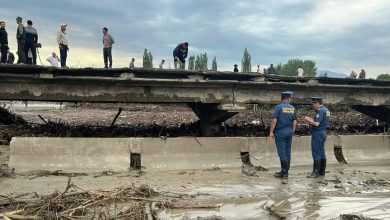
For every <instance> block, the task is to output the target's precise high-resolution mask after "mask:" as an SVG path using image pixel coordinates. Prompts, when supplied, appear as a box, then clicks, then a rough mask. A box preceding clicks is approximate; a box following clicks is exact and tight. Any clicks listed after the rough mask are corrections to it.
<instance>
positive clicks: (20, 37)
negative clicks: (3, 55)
mask: <svg viewBox="0 0 390 220" xmlns="http://www.w3.org/2000/svg"><path fill="white" fill-rule="evenodd" d="M16 23H17V24H18V29H17V30H16V40H17V42H18V56H19V59H18V63H24V64H26V60H27V59H26V53H25V51H24V44H25V40H26V29H25V28H24V26H23V22H22V18H21V17H17V18H16Z"/></svg>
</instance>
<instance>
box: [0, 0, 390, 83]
mask: <svg viewBox="0 0 390 220" xmlns="http://www.w3.org/2000/svg"><path fill="white" fill-rule="evenodd" d="M16 16H21V17H22V18H23V22H24V23H26V21H27V20H28V19H31V20H32V21H33V22H34V27H35V28H36V29H37V31H38V33H39V39H40V40H39V41H40V42H41V43H42V44H43V48H42V49H41V50H40V55H41V58H42V62H43V63H44V64H45V65H47V64H48V63H47V62H46V61H45V59H46V58H47V57H48V56H49V55H50V53H51V52H52V51H56V52H57V53H58V47H57V44H56V32H57V31H58V30H59V25H60V23H62V22H65V23H67V24H68V35H69V41H70V42H69V47H70V53H69V58H68V64H69V66H72V67H87V66H93V67H103V58H102V56H103V55H102V33H101V28H102V27H107V28H108V29H109V32H110V33H111V34H112V35H113V37H114V38H115V40H116V42H115V44H114V47H113V59H114V67H124V66H128V63H129V60H130V58H131V57H135V58H136V66H141V65H142V54H143V50H144V48H147V49H148V50H150V51H151V52H152V53H153V56H154V65H155V66H158V63H159V61H160V60H161V59H166V60H167V64H166V67H168V65H169V63H171V65H172V50H173V49H174V47H175V46H176V45H177V44H178V43H180V42H185V41H188V42H189V44H190V49H189V55H196V54H199V53H203V52H207V54H208V56H209V64H210V65H211V60H212V57H213V56H216V57H217V61H218V66H219V70H223V71H224V70H229V71H230V70H232V69H233V65H234V64H235V63H237V64H239V65H240V63H241V59H242V55H243V51H244V48H245V47H247V48H248V49H249V52H250V54H251V55H252V70H253V71H254V70H255V69H256V68H255V66H254V65H257V64H260V65H269V64H270V63H274V64H277V63H286V62H287V60H288V59H290V58H300V59H312V60H314V61H316V63H317V66H318V69H320V70H331V71H335V72H343V73H350V71H351V70H355V71H356V72H360V69H362V68H364V69H365V70H366V72H367V75H368V77H375V76H376V75H378V74H382V73H389V72H390V62H389V58H390V50H389V45H390V26H389V24H390V1H389V0H370V1H368V0H312V1H309V0H277V1H276V0H270V1H266V0H262V1H260V0H253V1H252V0H245V1H239V0H234V1H233V0H180V1H179V0H176V1H174V0H131V1H129V0H110V1H96V0H63V1H55V0H51V1H48V0H33V1H31V0H25V1H21V0H1V3H0V20H4V21H5V22H6V23H7V27H6V29H7V31H8V34H9V41H10V47H11V50H12V51H16V49H17V46H16V41H15V31H16V22H15V18H16ZM172 66H173V65H172Z"/></svg>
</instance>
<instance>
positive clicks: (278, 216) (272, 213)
mask: <svg viewBox="0 0 390 220" xmlns="http://www.w3.org/2000/svg"><path fill="white" fill-rule="evenodd" d="M265 210H267V211H268V212H269V214H270V215H272V216H275V217H277V218H278V219H286V218H287V216H285V215H283V214H280V213H279V212H277V211H276V210H275V207H274V206H273V205H271V206H266V207H265Z"/></svg>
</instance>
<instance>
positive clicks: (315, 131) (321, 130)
mask: <svg viewBox="0 0 390 220" xmlns="http://www.w3.org/2000/svg"><path fill="white" fill-rule="evenodd" d="M311 99H312V101H311V103H312V105H313V109H314V110H315V116H314V118H310V117H308V116H306V117H305V118H304V121H305V122H307V123H308V124H310V125H311V153H312V156H313V160H314V163H313V172H312V173H311V174H310V175H308V176H307V178H317V177H319V176H325V169H326V155H325V141H326V129H327V127H328V125H329V118H330V111H329V110H328V109H327V108H326V107H325V106H323V104H322V97H312V98H311Z"/></svg>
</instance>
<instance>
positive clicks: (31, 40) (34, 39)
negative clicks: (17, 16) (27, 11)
mask: <svg viewBox="0 0 390 220" xmlns="http://www.w3.org/2000/svg"><path fill="white" fill-rule="evenodd" d="M32 25H33V22H32V21H31V20H28V21H27V27H26V43H25V45H24V54H26V57H28V52H29V51H30V50H31V53H32V62H31V63H30V61H28V62H27V63H28V64H34V65H36V64H37V47H36V45H37V43H38V32H37V30H36V29H35V28H33V26H32ZM28 60H30V59H28Z"/></svg>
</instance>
